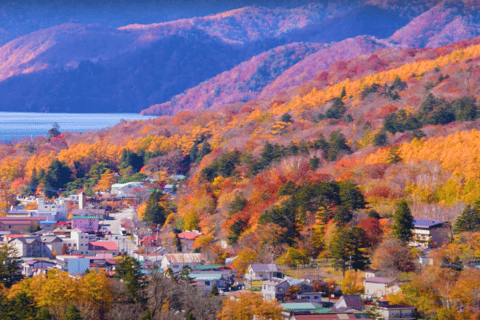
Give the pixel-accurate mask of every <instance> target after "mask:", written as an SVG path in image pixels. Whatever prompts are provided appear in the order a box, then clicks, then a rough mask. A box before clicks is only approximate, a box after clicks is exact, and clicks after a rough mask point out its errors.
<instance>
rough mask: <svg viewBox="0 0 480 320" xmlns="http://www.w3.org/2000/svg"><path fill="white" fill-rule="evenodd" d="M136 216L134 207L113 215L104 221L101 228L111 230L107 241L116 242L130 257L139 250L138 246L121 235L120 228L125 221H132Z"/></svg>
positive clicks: (127, 237) (121, 250)
mask: <svg viewBox="0 0 480 320" xmlns="http://www.w3.org/2000/svg"><path fill="white" fill-rule="evenodd" d="M134 214H135V210H134V209H133V207H129V208H126V209H123V210H121V211H118V212H116V213H111V214H110V217H109V218H108V219H107V220H104V221H102V222H101V223H100V226H99V227H100V228H101V229H104V228H105V229H108V230H110V231H111V232H112V234H111V235H109V236H107V239H109V240H113V241H115V242H116V244H117V246H118V249H119V250H120V252H127V254H128V255H133V253H134V252H135V251H136V250H137V246H136V245H135V244H134V243H133V242H132V241H131V240H130V237H129V236H124V235H122V234H121V232H120V226H121V221H122V220H123V219H132V218H133V216H134Z"/></svg>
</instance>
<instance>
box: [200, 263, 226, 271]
mask: <svg viewBox="0 0 480 320" xmlns="http://www.w3.org/2000/svg"><path fill="white" fill-rule="evenodd" d="M221 267H222V265H221V264H211V265H205V266H200V265H199V266H195V269H196V270H208V269H220V268H221Z"/></svg>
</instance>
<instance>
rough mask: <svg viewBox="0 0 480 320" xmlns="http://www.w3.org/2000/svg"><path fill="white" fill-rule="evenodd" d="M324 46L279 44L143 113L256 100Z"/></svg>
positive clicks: (169, 112)
mask: <svg viewBox="0 0 480 320" xmlns="http://www.w3.org/2000/svg"><path fill="white" fill-rule="evenodd" d="M322 47H323V45H320V44H314V43H291V44H288V45H285V46H281V47H277V48H275V49H272V50H269V51H267V52H264V53H262V54H260V55H258V56H255V57H253V58H252V59H250V60H249V61H246V62H243V63H241V64H240V65H238V66H236V67H235V68H233V69H231V70H229V71H225V72H223V73H221V74H219V75H218V76H216V77H214V78H212V79H210V80H207V81H205V82H202V83H201V84H199V85H198V86H196V87H194V88H191V89H189V90H187V92H185V93H182V94H179V95H176V96H175V97H173V99H172V100H170V101H168V102H166V103H162V104H155V105H153V106H151V107H149V108H148V109H146V110H143V111H142V113H143V114H175V113H177V112H178V111H181V110H183V109H184V108H187V109H189V110H192V109H207V108H218V107H222V106H224V105H227V104H231V103H236V102H243V101H248V100H252V99H255V98H256V97H257V96H258V94H259V93H260V92H261V91H262V89H263V88H264V87H265V86H266V85H267V84H269V83H270V82H272V81H273V80H274V79H275V78H276V77H278V76H279V75H280V74H281V73H282V72H283V71H284V70H286V69H288V68H289V67H291V66H292V65H294V64H295V63H297V62H298V61H301V60H302V59H303V58H305V57H306V56H308V55H310V54H312V53H314V52H315V51H317V50H319V49H320V48H322Z"/></svg>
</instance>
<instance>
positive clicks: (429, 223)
mask: <svg viewBox="0 0 480 320" xmlns="http://www.w3.org/2000/svg"><path fill="white" fill-rule="evenodd" d="M413 225H414V227H415V228H431V227H434V226H439V225H443V222H442V221H439V220H430V219H413Z"/></svg>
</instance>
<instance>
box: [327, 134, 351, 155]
mask: <svg viewBox="0 0 480 320" xmlns="http://www.w3.org/2000/svg"><path fill="white" fill-rule="evenodd" d="M341 151H345V152H350V147H349V146H348V145H347V139H345V136H344V135H343V134H342V133H341V132H340V131H334V132H332V134H331V135H330V138H329V140H328V154H327V157H328V161H335V160H336V159H337V156H338V154H339V153H340V152H341Z"/></svg>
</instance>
